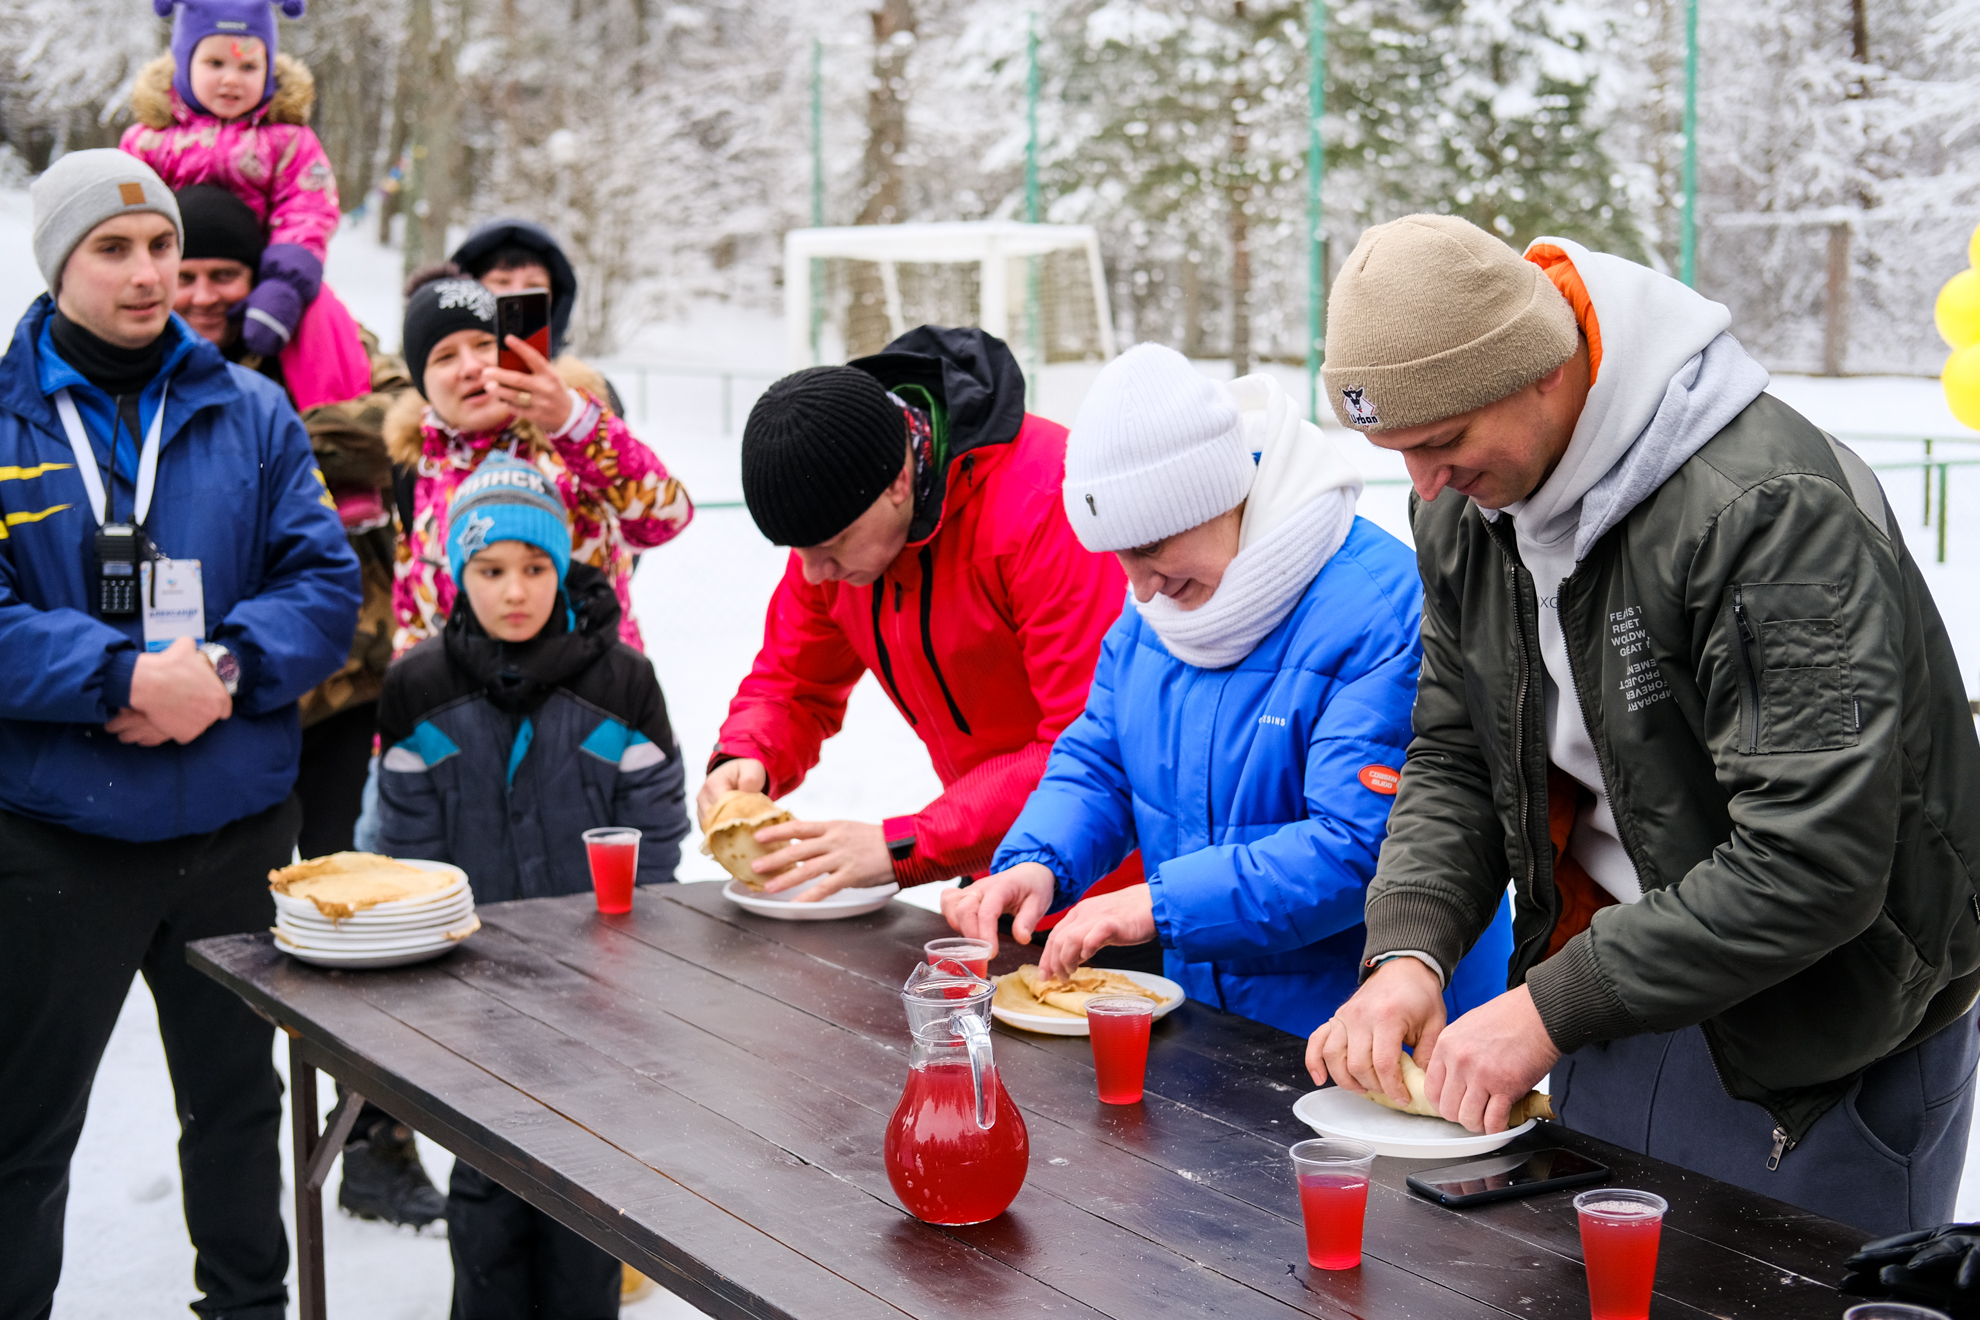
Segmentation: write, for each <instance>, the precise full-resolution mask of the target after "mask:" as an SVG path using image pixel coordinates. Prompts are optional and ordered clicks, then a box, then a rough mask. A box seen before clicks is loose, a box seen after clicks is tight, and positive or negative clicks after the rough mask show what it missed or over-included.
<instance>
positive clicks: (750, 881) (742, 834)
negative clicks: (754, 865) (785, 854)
mask: <svg viewBox="0 0 1980 1320" xmlns="http://www.w3.org/2000/svg"><path fill="white" fill-rule="evenodd" d="M793 819H795V817H793V816H792V815H791V813H790V812H788V811H785V810H784V809H783V808H782V807H780V806H778V805H777V804H776V803H774V802H772V801H771V800H770V799H769V798H767V797H765V796H763V794H761V793H741V792H736V791H733V790H732V791H730V792H727V793H724V794H723V795H722V796H721V797H719V798H717V799H716V800H715V809H714V810H713V811H710V812H709V813H708V817H707V819H705V820H703V821H702V822H701V832H702V834H703V835H704V836H705V837H704V838H703V840H702V844H701V851H702V852H703V853H705V854H707V855H708V856H710V857H713V858H714V859H715V860H716V861H718V862H720V863H721V864H722V869H723V870H724V871H727V872H728V873H729V874H730V875H732V876H734V877H735V878H736V879H738V880H740V881H742V883H743V886H744V887H745V888H748V889H753V890H755V891H756V892H757V893H759V894H760V893H762V892H763V879H764V877H762V876H760V875H758V874H757V873H756V872H754V871H752V870H750V869H749V864H750V863H751V862H753V861H755V860H756V859H757V858H759V857H768V856H769V855H770V853H771V851H772V849H771V848H768V847H765V846H764V845H763V844H760V843H758V842H757V841H756V832H757V831H758V830H760V829H764V828H766V827H767V826H771V825H782V824H783V823H784V822H785V821H787V820H793ZM776 846H777V847H788V846H789V845H788V844H778V845H776Z"/></svg>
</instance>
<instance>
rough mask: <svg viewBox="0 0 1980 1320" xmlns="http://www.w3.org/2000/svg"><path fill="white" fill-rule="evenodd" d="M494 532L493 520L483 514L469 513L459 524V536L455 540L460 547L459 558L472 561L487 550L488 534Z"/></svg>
mask: <svg viewBox="0 0 1980 1320" xmlns="http://www.w3.org/2000/svg"><path fill="white" fill-rule="evenodd" d="M494 530H495V520H494V519H493V518H491V517H489V516H488V515H487V514H485V513H470V514H469V515H468V516H467V520H466V521H465V522H463V523H462V524H461V534H460V536H459V537H458V538H457V539H458V540H459V542H460V547H461V558H463V559H472V558H473V557H474V556H475V555H477V554H480V553H481V552H482V551H483V550H486V549H487V548H488V534H489V533H490V532H492V531H494Z"/></svg>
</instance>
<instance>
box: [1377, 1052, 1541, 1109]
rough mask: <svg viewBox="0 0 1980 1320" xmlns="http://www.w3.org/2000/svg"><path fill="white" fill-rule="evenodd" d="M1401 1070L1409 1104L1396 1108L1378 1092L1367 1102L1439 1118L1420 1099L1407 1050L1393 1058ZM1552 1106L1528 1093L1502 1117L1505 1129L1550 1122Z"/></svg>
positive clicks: (1418, 1072)
mask: <svg viewBox="0 0 1980 1320" xmlns="http://www.w3.org/2000/svg"><path fill="white" fill-rule="evenodd" d="M1396 1062H1397V1063H1398V1064H1400V1065H1401V1066H1402V1077H1403V1085H1404V1086H1406V1087H1408V1088H1409V1103H1408V1104H1406V1105H1399V1104H1397V1103H1396V1102H1395V1101H1393V1100H1391V1099H1389V1097H1388V1096H1386V1095H1384V1094H1383V1093H1382V1092H1380V1091H1370V1092H1368V1098H1369V1099H1370V1100H1373V1101H1374V1102H1375V1103H1376V1104H1378V1105H1380V1106H1382V1108H1384V1109H1393V1110H1396V1111H1397V1112H1399V1113H1404V1114H1421V1115H1422V1116H1423V1117H1425V1118H1442V1117H1443V1115H1442V1114H1440V1113H1438V1112H1437V1107H1436V1106H1435V1105H1433V1104H1431V1103H1430V1102H1429V1101H1428V1100H1427V1099H1425V1098H1424V1086H1423V1069H1421V1068H1419V1067H1417V1066H1416V1060H1415V1059H1414V1058H1412V1057H1410V1054H1409V1052H1408V1051H1407V1050H1405V1051H1403V1053H1402V1054H1401V1055H1399V1056H1398V1057H1397V1060H1396ZM1553 1117H1554V1105H1553V1102H1552V1101H1551V1100H1549V1099H1548V1098H1547V1096H1546V1095H1545V1094H1543V1093H1542V1092H1539V1091H1528V1092H1527V1093H1526V1096H1525V1098H1524V1099H1521V1100H1516V1101H1514V1102H1513V1107H1512V1111H1511V1112H1510V1113H1508V1114H1507V1115H1506V1126H1507V1127H1509V1128H1516V1127H1518V1126H1519V1125H1520V1124H1521V1123H1524V1122H1525V1121H1526V1120H1527V1119H1529V1118H1544V1119H1547V1120H1549V1121H1552V1119H1553Z"/></svg>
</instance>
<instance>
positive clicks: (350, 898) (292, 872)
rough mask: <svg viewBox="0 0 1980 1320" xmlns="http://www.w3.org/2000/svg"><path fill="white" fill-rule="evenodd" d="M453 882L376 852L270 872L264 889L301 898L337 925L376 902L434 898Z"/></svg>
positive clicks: (454, 877) (447, 875) (451, 876)
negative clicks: (433, 895)
mask: <svg viewBox="0 0 1980 1320" xmlns="http://www.w3.org/2000/svg"><path fill="white" fill-rule="evenodd" d="M459 879H460V877H459V876H457V875H455V874H454V873H453V872H452V871H423V870H421V869H420V868H419V867H417V866H407V865H406V864H405V863H404V862H400V861H394V860H393V859H392V858H390V857H380V856H379V855H378V854H377V853H362V852H340V853H331V854H330V855H329V856H328V857H312V858H310V859H309V860H308V861H306V862H297V863H296V864H295V865H294V866H284V867H282V868H281V869H279V870H275V871H270V872H269V873H268V887H269V888H270V889H272V890H274V891H275V892H276V893H278V894H287V895H288V896H289V897H290V898H306V899H308V900H309V901H310V902H311V903H314V904H315V905H316V910H317V911H318V912H321V913H322V914H323V915H324V916H326V917H328V918H329V919H330V920H332V921H342V920H343V919H344V918H345V917H349V916H355V915H356V914H357V913H359V912H362V911H364V910H365V909H366V908H369V907H376V906H378V905H379V904H380V903H397V902H399V901H401V900H402V899H408V898H424V897H425V896H426V895H428V894H437V893H440V892H441V891H442V890H446V889H451V888H453V887H454V885H455V884H456V883H457V882H458V881H459Z"/></svg>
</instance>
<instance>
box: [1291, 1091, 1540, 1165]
mask: <svg viewBox="0 0 1980 1320" xmlns="http://www.w3.org/2000/svg"><path fill="white" fill-rule="evenodd" d="M1293 1117H1294V1118H1297V1119H1298V1120H1299V1121H1300V1122H1302V1123H1304V1124H1306V1125H1307V1126H1308V1127H1310V1128H1312V1129H1313V1130H1314V1131H1315V1132H1318V1133H1319V1134H1320V1135H1321V1136H1323V1137H1347V1138H1348V1139H1349V1140H1352V1141H1360V1142H1365V1143H1367V1144H1368V1145H1370V1146H1373V1147H1374V1148H1375V1153H1376V1154H1377V1155H1394V1156H1396V1157H1398V1158H1400V1159H1406V1160H1431V1159H1443V1158H1446V1157H1450V1158H1458V1157H1462V1156H1466V1155H1484V1154H1487V1153H1489V1152H1491V1151H1495V1150H1497V1149H1498V1148H1499V1147H1501V1146H1503V1145H1505V1144H1506V1143H1507V1142H1508V1141H1511V1140H1512V1139H1513V1138H1514V1137H1516V1136H1518V1135H1519V1134H1520V1133H1522V1132H1524V1131H1526V1130H1527V1129H1528V1128H1530V1127H1532V1126H1533V1125H1534V1124H1535V1123H1537V1122H1539V1121H1540V1120H1539V1119H1537V1118H1529V1119H1527V1120H1526V1121H1525V1122H1524V1123H1521V1124H1520V1125H1519V1126H1518V1127H1516V1128H1508V1129H1507V1130H1506V1131H1504V1132H1493V1133H1490V1134H1488V1135H1483V1136H1481V1135H1480V1134H1478V1133H1476V1132H1470V1131H1467V1130H1466V1129H1465V1128H1463V1127H1460V1126H1459V1125H1458V1124H1456V1123H1447V1122H1445V1121H1444V1120H1443V1119H1441V1118H1426V1117H1425V1116H1423V1115H1422V1114H1399V1113H1397V1112H1396V1111H1395V1110H1393V1109H1384V1108H1383V1107H1382V1106H1380V1105H1378V1104H1376V1103H1375V1102H1374V1101H1373V1100H1369V1099H1366V1098H1364V1097H1362V1096H1358V1095H1356V1094H1355V1093H1354V1092H1352V1091H1343V1090H1342V1089H1341V1088H1340V1087H1338V1086H1330V1087H1327V1088H1326V1089H1325V1090H1322V1091H1308V1092H1307V1093H1306V1094H1305V1095H1303V1096H1301V1097H1300V1098H1299V1099H1297V1100H1295V1101H1294V1102H1293Z"/></svg>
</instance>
